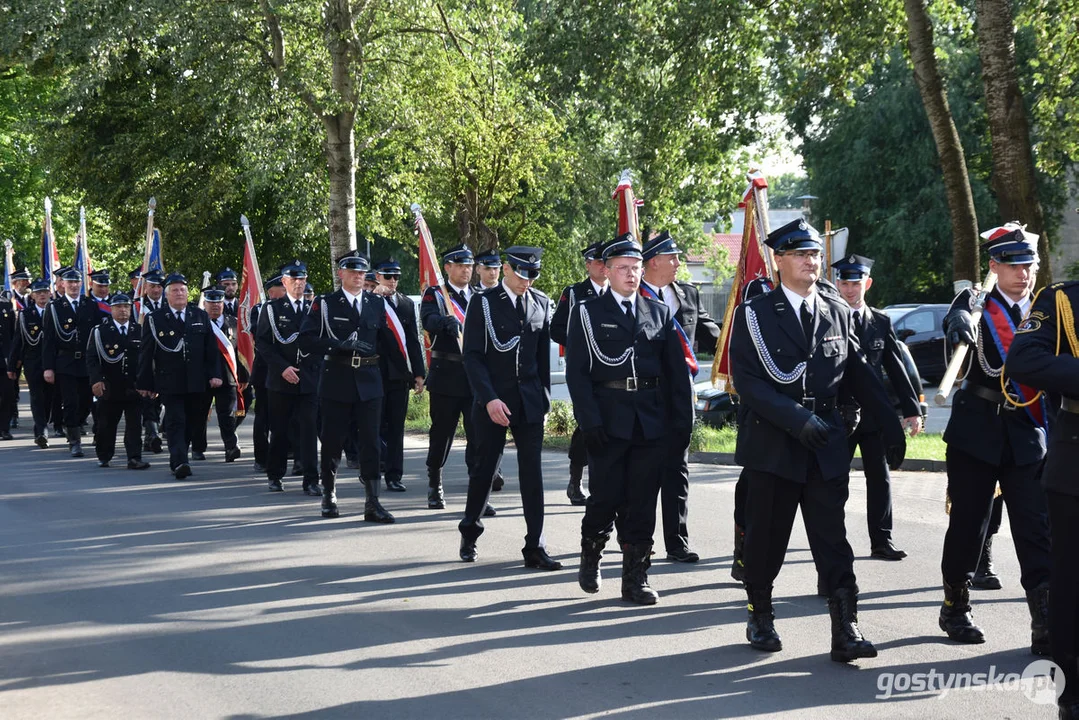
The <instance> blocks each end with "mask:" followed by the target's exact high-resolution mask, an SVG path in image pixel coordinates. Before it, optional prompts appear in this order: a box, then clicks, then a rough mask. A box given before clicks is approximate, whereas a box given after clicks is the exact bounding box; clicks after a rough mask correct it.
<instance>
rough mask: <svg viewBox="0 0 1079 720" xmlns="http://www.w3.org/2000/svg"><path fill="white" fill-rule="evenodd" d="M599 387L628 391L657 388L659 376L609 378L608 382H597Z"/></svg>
mask: <svg viewBox="0 0 1079 720" xmlns="http://www.w3.org/2000/svg"><path fill="white" fill-rule="evenodd" d="M596 385H597V386H598V387H605V388H610V389H611V390H625V391H626V392H637V391H638V390H655V389H656V388H658V387H659V378H654V377H650V378H641V377H639V378H632V377H628V378H624V379H622V380H608V381H607V382H601V383H596Z"/></svg>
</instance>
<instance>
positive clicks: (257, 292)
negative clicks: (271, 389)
mask: <svg viewBox="0 0 1079 720" xmlns="http://www.w3.org/2000/svg"><path fill="white" fill-rule="evenodd" d="M240 224H241V225H243V228H244V267H243V272H242V273H241V276H240V302H239V304H238V307H237V311H236V358H237V360H238V361H239V362H241V363H243V365H244V367H245V368H247V372H248V375H250V373H251V368H252V367H254V364H255V328H253V327H251V309H252V308H254V307H255V306H256V305H258V304H259V303H262V302H265V300H266V298H265V297H264V296H263V294H262V273H261V272H260V271H259V262H258V258H257V257H255V243H254V241H253V240H252V239H251V223H250V222H249V221H248V219H247V216H245V215H241V216H240Z"/></svg>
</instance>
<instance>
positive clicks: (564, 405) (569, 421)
mask: <svg viewBox="0 0 1079 720" xmlns="http://www.w3.org/2000/svg"><path fill="white" fill-rule="evenodd" d="M576 429H577V419H576V418H575V417H573V405H572V404H571V403H568V402H565V401H563V400H554V401H552V402H551V411H550V412H549V413H547V420H546V426H545V427H544V432H545V434H547V435H563V436H569V435H572V434H573V431H574V430H576Z"/></svg>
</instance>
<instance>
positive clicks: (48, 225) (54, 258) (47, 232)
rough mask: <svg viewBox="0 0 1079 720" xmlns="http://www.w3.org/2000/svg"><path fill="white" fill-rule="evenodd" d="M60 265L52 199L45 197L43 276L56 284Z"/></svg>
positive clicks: (42, 243)
mask: <svg viewBox="0 0 1079 720" xmlns="http://www.w3.org/2000/svg"><path fill="white" fill-rule="evenodd" d="M59 267H60V253H59V252H58V251H57V249H56V239H55V238H54V237H53V234H52V200H51V199H49V198H45V226H44V228H43V229H42V231H41V277H43V278H44V279H46V280H48V281H49V288H50V289H51V288H52V287H53V284H54V278H53V273H54V272H55V271H56V270H57V268H59Z"/></svg>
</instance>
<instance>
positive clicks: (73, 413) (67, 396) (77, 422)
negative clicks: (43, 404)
mask: <svg viewBox="0 0 1079 720" xmlns="http://www.w3.org/2000/svg"><path fill="white" fill-rule="evenodd" d="M56 384H57V386H59V388H60V397H61V399H62V401H63V403H64V414H63V418H64V426H65V427H69V428H77V427H79V426H81V425H82V424H83V422H85V420H86V418H87V417H88V416H89V414H90V401H91V398H92V397H93V395H92V394H91V393H90V378H88V377H78V376H75V375H68V374H66V373H65V374H63V375H61V374H59V373H57V374H56ZM54 420H55V418H54Z"/></svg>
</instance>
